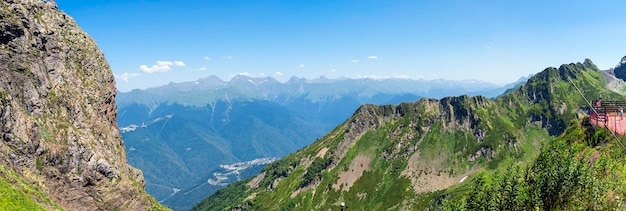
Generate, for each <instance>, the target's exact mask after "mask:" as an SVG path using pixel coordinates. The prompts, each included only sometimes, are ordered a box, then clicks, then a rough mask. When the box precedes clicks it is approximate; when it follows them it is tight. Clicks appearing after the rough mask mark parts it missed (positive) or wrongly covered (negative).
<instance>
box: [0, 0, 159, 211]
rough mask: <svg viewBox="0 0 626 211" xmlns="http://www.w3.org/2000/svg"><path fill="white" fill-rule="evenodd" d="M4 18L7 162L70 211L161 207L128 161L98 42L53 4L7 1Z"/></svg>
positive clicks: (2, 105) (0, 93)
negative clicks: (146, 189) (146, 191)
mask: <svg viewBox="0 0 626 211" xmlns="http://www.w3.org/2000/svg"><path fill="white" fill-rule="evenodd" d="M0 19H1V21H0V29H1V30H0V71H2V74H1V75H0V121H1V122H2V127H1V128H0V137H1V138H2V142H0V165H5V166H8V167H10V168H12V169H13V170H14V171H15V172H17V173H18V174H20V175H21V176H22V177H24V178H25V179H26V180H28V181H30V182H31V183H33V184H37V186H38V188H39V189H41V190H43V192H44V193H46V194H48V195H49V196H50V198H51V199H53V200H54V201H55V202H57V203H58V204H59V205H61V206H62V207H64V208H65V209H68V210H111V209H130V210H147V209H152V208H155V207H159V206H160V205H158V203H156V201H154V199H153V198H152V197H150V196H149V195H147V194H146V193H145V191H144V190H143V188H142V186H143V176H142V173H141V171H139V170H137V169H135V168H133V167H131V166H129V165H128V164H127V159H126V154H125V152H124V147H123V144H124V143H123V142H122V139H121V136H120V133H119V130H118V128H117V123H116V107H115V94H116V90H115V81H114V77H113V74H112V72H111V69H110V67H109V64H108V63H107V62H106V60H105V58H104V55H103V53H102V52H101V51H100V50H99V49H98V47H97V46H96V44H95V42H94V41H93V40H92V39H91V38H90V37H89V36H88V35H87V34H86V33H85V32H84V31H82V30H81V29H80V27H78V26H77V25H76V23H75V22H74V20H73V19H72V18H71V17H69V16H68V15H66V14H64V13H63V12H61V11H59V10H58V8H57V6H56V5H55V4H54V3H52V2H47V1H41V0H5V1H1V2H0Z"/></svg>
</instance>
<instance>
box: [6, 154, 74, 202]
mask: <svg viewBox="0 0 626 211" xmlns="http://www.w3.org/2000/svg"><path fill="white" fill-rule="evenodd" d="M50 209H52V210H62V208H61V207H60V206H59V205H57V204H56V203H54V202H53V201H52V200H51V199H50V198H48V196H46V195H45V194H43V193H42V192H41V191H39V190H38V189H37V188H36V187H35V186H34V185H32V184H30V183H28V182H27V181H26V180H24V178H22V177H21V176H19V175H18V174H16V173H15V172H13V170H11V169H10V168H7V167H5V166H3V165H0V210H50Z"/></svg>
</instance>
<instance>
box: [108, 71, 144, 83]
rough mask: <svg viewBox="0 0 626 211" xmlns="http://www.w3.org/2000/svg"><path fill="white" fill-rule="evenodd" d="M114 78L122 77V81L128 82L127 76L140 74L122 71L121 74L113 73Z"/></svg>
mask: <svg viewBox="0 0 626 211" xmlns="http://www.w3.org/2000/svg"><path fill="white" fill-rule="evenodd" d="M113 75H114V76H115V77H116V78H119V79H122V80H123V81H124V82H128V78H130V77H135V76H140V75H141V74H139V73H123V74H121V75H117V74H113Z"/></svg>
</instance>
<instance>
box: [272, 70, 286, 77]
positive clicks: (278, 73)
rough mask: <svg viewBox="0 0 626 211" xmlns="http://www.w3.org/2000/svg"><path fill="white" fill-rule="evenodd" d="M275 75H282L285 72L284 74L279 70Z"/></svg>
mask: <svg viewBox="0 0 626 211" xmlns="http://www.w3.org/2000/svg"><path fill="white" fill-rule="evenodd" d="M274 75H277V76H282V75H284V74H283V73H282V72H280V71H278V72H275V73H274Z"/></svg>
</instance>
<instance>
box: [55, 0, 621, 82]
mask: <svg viewBox="0 0 626 211" xmlns="http://www.w3.org/2000/svg"><path fill="white" fill-rule="evenodd" d="M56 3H57V5H58V6H59V9H61V10H63V11H65V12H66V13H68V14H70V15H71V16H72V17H73V18H74V19H75V20H76V22H77V23H78V25H79V26H81V27H82V28H83V29H84V30H85V31H87V33H89V34H90V35H91V37H92V38H94V39H95V41H96V43H97V44H98V46H99V47H100V49H101V50H102V51H103V52H104V53H105V56H106V58H107V60H108V61H109V63H110V64H111V68H112V70H113V73H114V74H115V75H116V79H117V87H118V89H120V90H121V91H129V90H131V89H135V88H142V89H143V88H147V87H154V86H158V85H163V84H167V83H169V82H182V81H194V80H197V79H199V78H202V77H207V76H209V75H216V76H218V77H220V78H222V79H223V80H230V78H232V77H233V76H234V75H236V74H246V75H249V76H252V77H266V76H272V77H274V78H276V79H278V80H280V81H285V80H287V79H288V78H289V77H291V76H298V77H306V78H317V77H319V76H322V75H323V76H326V77H329V78H337V77H340V76H347V77H352V78H358V77H376V78H384V77H409V78H414V79H420V78H423V79H435V78H444V79H451V80H465V79H478V80H483V81H487V82H491V83H495V84H505V83H510V82H513V81H515V80H517V79H518V78H519V77H521V76H527V75H529V74H533V73H537V72H539V71H541V70H543V69H544V68H545V67H548V66H558V65H560V64H562V63H570V62H578V61H583V60H584V59H585V58H590V59H592V60H593V61H594V62H595V63H596V64H597V65H598V66H599V67H600V68H601V69H608V68H611V67H614V66H615V65H616V64H617V63H618V61H619V59H621V58H622V57H623V56H624V55H626V27H624V23H625V22H624V21H625V20H626V13H624V12H623V8H626V1H618V0H614V1H601V0H600V1H591V0H588V1H582V0H571V1H560V0H555V1H544V0H537V1H533V0H507V1H495V0H494V1H481V0H476V1H469V0H458V1H456V0H442V1H434V0H427V1H422V0H411V1H394V0H358V1H355V0H346V1H296V0H292V1H276V0H247V1H237V0H220V1H211V0H203V1H199V0H198V1H181V0H177V1H175V0H164V1H157V0H125V1H121V0H119V1H116V0H101V1H94V0H90V1H76V0H56Z"/></svg>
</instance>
